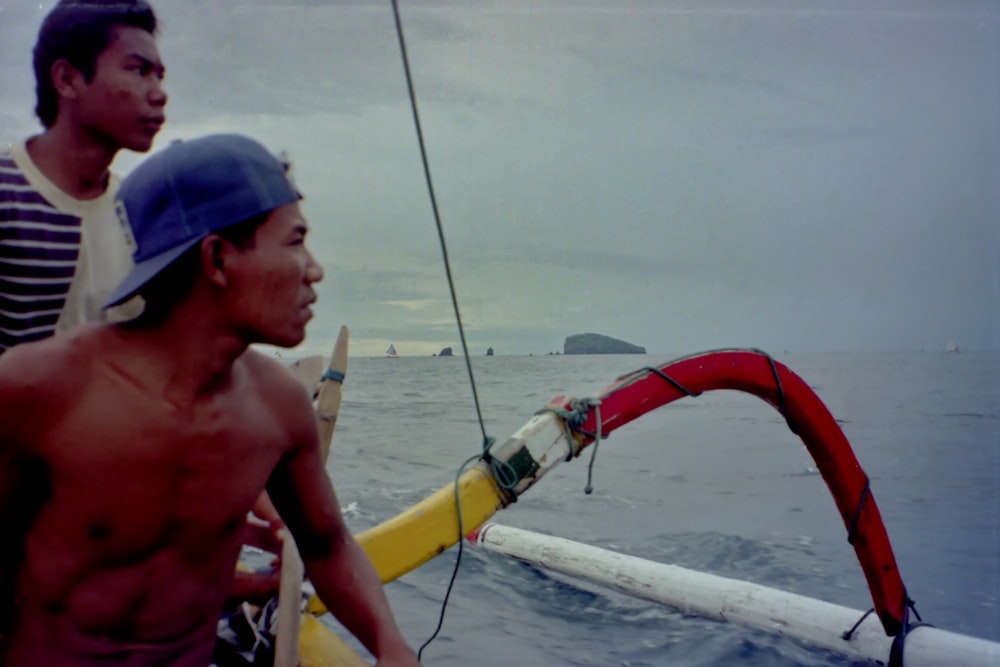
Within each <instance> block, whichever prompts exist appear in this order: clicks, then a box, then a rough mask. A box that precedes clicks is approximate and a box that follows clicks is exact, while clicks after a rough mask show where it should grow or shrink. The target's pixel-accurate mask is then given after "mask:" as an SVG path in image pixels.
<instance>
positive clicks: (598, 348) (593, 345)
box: [563, 333, 646, 354]
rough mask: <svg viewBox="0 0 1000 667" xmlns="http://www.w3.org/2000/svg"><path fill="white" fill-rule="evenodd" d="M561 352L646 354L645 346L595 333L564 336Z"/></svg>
mask: <svg viewBox="0 0 1000 667" xmlns="http://www.w3.org/2000/svg"><path fill="white" fill-rule="evenodd" d="M563 354H646V348H644V347H639V346H638V345H633V344H632V343H626V342H625V341H623V340H618V339H617V338H612V337H611V336H602V335H601V334H595V333H583V334H574V335H572V336H567V337H566V342H565V343H563Z"/></svg>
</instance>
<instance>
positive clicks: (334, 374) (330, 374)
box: [320, 368, 344, 384]
mask: <svg viewBox="0 0 1000 667" xmlns="http://www.w3.org/2000/svg"><path fill="white" fill-rule="evenodd" d="M320 380H333V381H334V382H339V383H341V384H344V374H343V373H341V372H340V371H335V370H333V369H332V368H327V369H326V372H325V373H323V375H322V376H320Z"/></svg>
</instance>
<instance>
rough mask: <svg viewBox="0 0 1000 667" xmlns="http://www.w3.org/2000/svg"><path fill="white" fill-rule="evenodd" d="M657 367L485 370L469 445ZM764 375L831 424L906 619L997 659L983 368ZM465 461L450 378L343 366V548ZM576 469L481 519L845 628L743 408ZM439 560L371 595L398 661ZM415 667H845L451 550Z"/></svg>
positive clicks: (999, 427) (768, 412)
mask: <svg viewBox="0 0 1000 667" xmlns="http://www.w3.org/2000/svg"><path fill="white" fill-rule="evenodd" d="M678 356H680V355H678ZM671 358H672V357H671V356H670V355H665V356H657V355H646V356H631V355H622V356H617V355H613V356H538V357H517V356H510V357H505V356H496V357H475V358H473V360H472V364H473V371H474V374H475V377H476V384H477V389H478V393H479V401H480V405H481V407H482V411H483V416H484V420H485V425H486V430H487V433H488V434H489V435H491V436H493V437H496V438H497V440H499V441H503V440H504V439H506V438H507V437H508V436H509V435H510V434H512V433H513V432H514V431H515V430H516V429H517V428H518V427H520V426H521V425H522V424H523V423H524V422H526V421H527V420H528V419H529V418H530V417H531V415H532V414H533V413H534V412H535V411H536V410H537V409H539V408H541V407H542V406H543V405H544V404H545V403H546V402H547V401H548V400H549V399H550V398H552V397H553V396H555V395H556V394H561V393H566V394H569V395H573V396H578V397H580V396H588V395H592V394H596V393H597V392H598V391H599V390H600V389H601V388H602V387H604V386H605V385H607V384H608V383H610V382H611V381H613V380H614V378H616V377H618V376H619V375H621V374H623V373H626V372H629V371H632V370H635V369H637V368H640V367H643V366H647V365H654V364H660V363H663V362H666V361H669V360H670V359H671ZM775 358H776V359H777V360H778V361H781V362H782V363H784V364H786V365H787V366H788V367H789V368H791V370H793V371H794V372H796V373H797V374H798V375H800V376H801V377H802V378H803V379H804V380H805V381H806V382H807V383H809V385H810V386H812V387H813V389H814V390H815V391H816V392H817V393H818V395H819V396H820V398H822V399H823V401H824V402H825V403H826V405H827V407H828V408H829V409H830V411H831V412H832V413H833V415H834V416H835V417H836V418H837V419H838V421H839V422H840V424H841V427H842V428H843V430H844V432H845V434H846V435H847V437H848V439H849V440H850V442H851V444H852V446H853V448H854V451H855V454H856V455H857V457H858V460H859V461H860V463H861V465H862V467H863V468H864V469H865V470H866V472H867V473H868V474H869V476H870V478H871V485H872V486H871V490H872V495H873V496H874V498H875V501H876V502H877V503H878V506H879V509H880V512H881V514H882V517H883V520H884V522H885V524H886V527H887V529H888V532H889V536H890V538H891V540H892V543H893V547H894V550H895V554H896V559H897V563H898V565H899V568H900V572H901V574H902V576H903V580H904V582H905V583H906V586H907V589H908V591H909V592H910V595H911V597H912V598H913V599H914V600H915V601H916V604H917V610H918V611H919V612H920V614H921V616H922V617H923V619H924V620H925V621H928V622H930V623H932V624H934V625H936V626H937V627H939V628H943V629H947V630H951V631H954V632H959V633H963V634H968V635H973V636H977V637H982V638H986V639H990V640H994V641H1000V355H998V354H977V353H960V354H945V353H926V354H916V353H910V354H784V355H781V354H776V355H775ZM480 447H481V433H480V429H479V425H478V422H477V421H476V414H475V409H474V404H473V400H472V392H471V390H470V385H469V380H468V376H467V371H466V366H465V362H464V360H463V359H461V358H459V357H454V358H433V357H431V358H406V357H403V358H398V359H392V360H390V359H381V358H352V359H351V360H350V363H349V372H348V376H347V382H346V384H345V387H344V399H343V404H342V407H341V415H340V418H339V421H338V424H337V430H336V433H335V434H334V442H333V449H332V454H331V460H330V465H329V471H330V474H331V476H332V478H333V480H334V484H335V486H336V489H337V493H338V496H339V498H340V500H341V503H342V504H343V505H344V506H345V508H347V509H346V514H347V517H348V521H349V523H350V525H351V527H352V529H354V530H356V531H361V530H364V529H365V528H368V527H371V526H374V525H376V524H378V523H380V522H381V521H384V520H386V519H388V518H390V517H391V516H393V515H395V514H396V513H398V512H399V511H401V510H402V509H404V508H405V507H407V506H409V505H411V504H413V503H415V502H417V501H419V500H421V499H423V498H424V497H425V496H427V495H428V494H429V493H430V492H432V491H434V490H437V489H439V488H441V487H442V486H445V485H450V484H451V483H452V481H453V479H454V475H455V472H456V470H457V468H458V466H459V465H460V464H461V462H462V461H464V460H465V459H466V458H467V457H468V456H470V455H472V454H474V453H476V452H478V451H479V449H480ZM589 451H590V450H589V449H588V450H587V452H585V455H584V456H583V457H581V458H579V459H576V460H574V461H573V462H571V463H566V464H564V465H562V466H560V467H559V468H557V469H556V470H554V471H553V472H552V473H551V474H550V475H548V476H547V477H546V478H545V479H543V480H542V481H541V482H540V483H539V484H538V485H536V486H535V487H534V488H532V489H531V490H529V491H528V492H527V493H526V494H525V495H524V496H522V497H521V499H520V500H519V502H517V503H516V504H514V505H512V506H511V507H509V508H507V509H505V510H504V511H502V512H500V513H499V514H497V515H496V517H495V520H496V521H497V522H500V523H505V524H507V525H512V526H517V527H521V528H526V529H530V530H535V531H539V532H542V533H548V534H552V535H558V536H560V537H565V538H568V539H573V540H578V541H581V542H585V543H588V544H592V545H595V546H599V547H603V548H608V549H613V550H616V551H620V552H622V553H626V554H630V555H634V556H639V557H643V558H648V559H651V560H655V561H659V562H664V563H672V564H676V565H681V566H684V567H689V568H693V569H697V570H700V571H704V572H710V573H713V574H718V575H722V576H726V577H733V578H738V579H743V580H746V581H752V582H755V583H759V584H763V585H767V586H772V587H775V588H780V589H783V590H788V591H792V592H795V593H800V594H804V595H809V596H812V597H816V598H820V599H823V600H826V601H829V602H833V603H836V604H841V605H845V606H848V607H853V608H856V609H861V610H864V609H868V608H869V607H870V606H871V599H870V596H869V594H868V590H867V586H866V583H865V580H864V576H863V574H862V572H861V568H860V566H859V565H858V563H857V560H856V558H855V555H854V551H853V549H852V548H851V547H850V545H849V544H848V543H847V539H846V530H845V528H844V526H843V524H842V523H841V521H840V518H839V516H838V514H837V512H836V509H835V507H834V504H833V500H832V498H831V496H830V494H829V491H828V490H827V488H826V485H825V484H824V482H823V480H822V478H821V477H820V476H819V474H818V473H817V472H816V469H815V466H814V464H813V462H812V459H811V458H810V456H809V454H808V452H807V451H806V449H805V448H804V447H803V446H802V444H801V441H800V440H798V438H797V437H796V436H795V435H793V434H792V433H791V432H790V431H789V430H788V428H787V426H786V425H785V422H784V420H783V419H782V418H781V416H780V415H779V414H778V413H777V412H775V411H774V410H773V409H772V408H771V407H770V406H768V405H767V404H765V403H763V402H762V401H760V400H759V399H757V398H755V397H753V396H749V395H745V394H739V393H736V392H714V393H706V394H703V395H702V396H700V397H697V398H688V399H683V400H681V401H678V402H676V403H673V404H671V405H670V406H667V407H665V408H661V409H659V410H657V411H654V412H653V413H650V414H648V415H646V416H644V417H642V418H640V419H639V420H636V421H634V422H632V423H631V424H629V425H627V426H625V427H623V428H621V429H619V430H617V431H615V432H614V433H613V434H612V435H611V437H610V438H608V439H607V440H605V441H604V442H602V444H601V447H600V452H599V453H598V457H597V462H596V464H595V466H594V487H595V490H594V492H593V494H592V495H589V496H588V495H585V494H584V492H583V489H584V486H585V484H586V472H587V470H586V468H587V460H588V458H589ZM456 555H457V548H452V549H451V550H449V551H447V552H446V553H444V554H442V555H441V556H439V557H437V558H436V559H434V560H432V561H431V562H429V563H428V564H426V565H424V566H423V567H421V568H419V569H417V570H416V571H414V572H412V573H410V574H408V575H406V576H404V577H402V578H401V579H399V580H398V581H395V582H392V583H390V584H389V585H388V586H387V588H386V590H387V593H388V595H389V599H390V602H391V603H392V606H393V609H394V611H395V613H396V616H397V618H398V620H399V622H400V625H401V627H402V629H403V631H404V633H405V634H406V636H407V638H408V640H409V641H410V642H411V643H412V644H413V645H414V646H415V647H416V646H419V645H420V644H422V643H423V642H424V641H425V640H426V639H427V638H428V637H429V636H430V635H431V633H432V632H433V631H434V628H435V627H436V625H437V621H438V616H439V614H440V612H441V603H442V600H443V598H444V595H445V591H446V588H447V585H448V580H449V578H450V576H451V574H452V570H453V567H454V564H455V557H456ZM844 629H845V630H846V628H844ZM355 645H356V644H355ZM423 663H424V664H425V665H428V666H432V665H469V664H475V665H478V666H480V667H489V666H494V665H495V666H497V667H501V666H502V667H507V666H508V665H511V664H515V665H539V666H541V665H588V666H590V665H621V666H632V667H638V666H640V665H675V666H678V667H694V666H702V665H776V666H785V665H788V666H791V665H847V664H850V663H849V662H848V661H846V660H844V659H841V658H838V657H836V656H833V655H831V654H829V653H826V652H824V651H820V650H816V649H813V648H810V647H807V646H804V645H800V644H798V643H796V642H794V641H792V640H788V639H783V638H779V637H775V636H772V635H769V634H766V633H763V632H760V631H756V630H750V629H746V628H742V627H739V626H736V625H731V624H727V623H723V622H718V621H713V620H707V619H703V618H698V617H693V616H688V615H684V614H681V613H678V612H676V611H674V610H672V609H669V608H666V607H663V606H660V605H656V604H653V603H649V602H645V601H641V600H636V599H634V598H630V597H627V596H625V595H622V594H619V593H616V592H612V591H609V590H606V589H603V588H601V587H599V586H595V585H592V584H587V583H583V582H579V581H575V580H572V579H569V578H567V577H562V576H558V575H550V574H547V573H545V572H543V571H540V570H537V569H535V568H532V567H529V566H527V565H524V564H521V563H518V562H515V561H513V560H510V559H508V558H505V557H503V556H499V555H494V554H488V553H484V552H481V551H478V550H476V549H475V548H471V547H467V548H466V549H465V551H464V555H463V559H462V564H461V567H460V569H459V572H458V576H457V579H456V582H455V587H454V590H453V592H452V595H451V599H450V601H449V603H448V606H447V609H446V613H445V620H444V626H443V629H442V631H441V633H440V635H439V636H438V637H437V639H435V640H434V642H432V643H431V644H430V645H429V646H428V647H427V648H426V649H425V651H424V654H423Z"/></svg>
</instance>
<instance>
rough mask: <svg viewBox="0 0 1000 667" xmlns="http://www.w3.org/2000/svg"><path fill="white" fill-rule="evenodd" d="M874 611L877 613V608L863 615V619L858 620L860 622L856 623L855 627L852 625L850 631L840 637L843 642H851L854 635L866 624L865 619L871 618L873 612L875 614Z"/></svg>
mask: <svg viewBox="0 0 1000 667" xmlns="http://www.w3.org/2000/svg"><path fill="white" fill-rule="evenodd" d="M874 611H875V607H872V608H871V609H869V610H868V611H866V612H865V613H863V614H861V618H859V619H858V622H857V623H855V624H854V625H852V626H851V629H850V630H848V631H847V632H845V633H844V634H842V635H840V638H841V639H843V640H845V641H851V637H853V636H854V633H855V632H856V631H857V629H858V628H859V627H861V624H862V623H864V622H865V619H866V618H868V617H869V616H871V614H872V612H874Z"/></svg>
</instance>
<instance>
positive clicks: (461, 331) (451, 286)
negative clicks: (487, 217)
mask: <svg viewBox="0 0 1000 667" xmlns="http://www.w3.org/2000/svg"><path fill="white" fill-rule="evenodd" d="M392 15H393V17H394V18H395V20H396V35H397V36H398V37H399V51H400V53H401V54H402V57H403V71H404V72H405V73H406V88H407V90H408V91H409V93H410V107H411V108H412V109H413V125H414V127H415V128H416V131H417V142H418V143H419V144H420V160H421V161H422V162H423V165H424V177H425V178H426V179H427V193H428V195H430V198H431V208H432V209H433V211H434V224H435V225H436V226H437V232H438V240H439V241H440V243H441V256H442V258H443V259H444V270H445V275H446V276H447V278H448V290H449V292H450V293H451V304H452V307H453V308H454V310H455V321H456V323H457V324H458V336H459V338H460V339H461V340H462V351H463V352H464V355H465V367H466V369H467V370H468V372H469V382H470V384H471V385H472V400H473V402H474V403H475V405H476V416H477V417H478V419H479V428H480V430H482V432H483V442H484V443H485V442H487V441H488V440H489V436H487V435H486V426H485V425H484V424H483V413H482V411H481V410H480V409H479V393H478V392H477V391H476V380H475V377H474V376H473V374H472V360H471V358H470V356H469V346H468V344H467V343H466V341H465V327H463V326H462V314H461V312H460V311H459V308H458V296H457V295H456V293H455V281H454V280H453V278H452V275H451V262H450V261H449V260H448V246H447V244H446V243H445V240H444V228H443V227H442V225H441V214H440V213H439V212H438V205H437V197H436V196H435V195H434V182H433V181H432V180H431V167H430V162H429V161H428V159H427V148H426V146H425V145H424V133H423V130H422V129H421V125H420V113H419V112H418V111H417V94H416V92H415V91H414V89H413V77H412V76H411V75H410V59H409V58H408V57H407V53H406V40H405V39H404V38H403V22H402V20H401V19H400V18H399V2H398V0H392Z"/></svg>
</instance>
